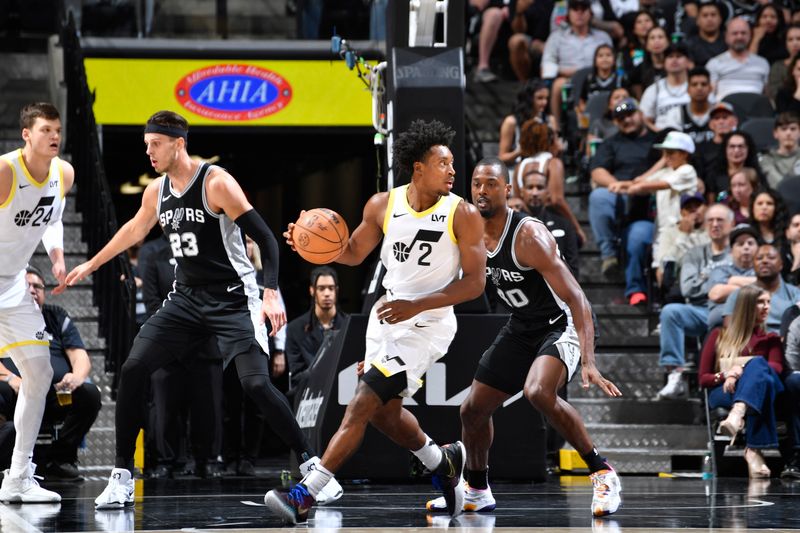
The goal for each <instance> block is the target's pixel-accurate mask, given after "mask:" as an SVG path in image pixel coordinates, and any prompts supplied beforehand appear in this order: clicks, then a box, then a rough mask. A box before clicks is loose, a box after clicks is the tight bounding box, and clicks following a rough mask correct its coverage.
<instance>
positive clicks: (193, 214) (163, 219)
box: [158, 207, 206, 231]
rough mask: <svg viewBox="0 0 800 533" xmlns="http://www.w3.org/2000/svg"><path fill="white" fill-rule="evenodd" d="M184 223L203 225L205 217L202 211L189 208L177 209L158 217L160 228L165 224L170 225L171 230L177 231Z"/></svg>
mask: <svg viewBox="0 0 800 533" xmlns="http://www.w3.org/2000/svg"><path fill="white" fill-rule="evenodd" d="M184 221H186V222H197V223H198V224H204V223H205V221H206V217H205V215H204V214H203V210H202V209H193V208H191V207H178V208H176V209H170V210H168V211H164V212H163V213H161V214H160V215H158V222H159V223H160V224H161V227H162V228H163V227H165V226H166V225H167V224H171V225H172V229H174V230H175V231H177V230H178V229H179V228H180V225H181V222H184Z"/></svg>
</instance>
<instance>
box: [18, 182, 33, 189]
mask: <svg viewBox="0 0 800 533" xmlns="http://www.w3.org/2000/svg"><path fill="white" fill-rule="evenodd" d="M30 186H31V184H30V183H28V184H27V185H23V184H21V183H20V184H19V188H20V189H25V188H27V187H30Z"/></svg>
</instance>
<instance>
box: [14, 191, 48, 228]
mask: <svg viewBox="0 0 800 533" xmlns="http://www.w3.org/2000/svg"><path fill="white" fill-rule="evenodd" d="M54 200H55V197H54V196H44V197H42V198H40V199H39V203H38V204H36V207H34V208H33V211H28V210H27V209H20V210H19V211H18V212H17V214H16V215H14V224H16V225H17V226H19V227H20V228H21V227H23V226H27V225H28V224H30V225H31V226H44V225H47V224H48V223H49V222H50V218H52V216H53V201H54Z"/></svg>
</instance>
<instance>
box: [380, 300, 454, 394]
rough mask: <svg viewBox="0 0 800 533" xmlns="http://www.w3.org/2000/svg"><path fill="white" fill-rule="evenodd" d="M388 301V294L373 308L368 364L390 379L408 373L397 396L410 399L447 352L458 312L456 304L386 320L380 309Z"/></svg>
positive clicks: (396, 392) (397, 391)
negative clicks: (392, 322) (396, 319)
mask: <svg viewBox="0 0 800 533" xmlns="http://www.w3.org/2000/svg"><path fill="white" fill-rule="evenodd" d="M384 302H386V296H383V297H381V298H380V299H378V301H377V302H375V305H374V306H373V307H372V310H371V311H370V316H369V323H368V324H367V338H366V354H365V357H364V362H365V367H366V368H367V369H369V367H370V366H372V367H374V368H375V369H376V370H378V371H379V372H380V373H381V374H382V375H383V376H384V377H386V378H391V377H392V376H395V375H397V374H400V373H401V372H405V374H406V382H405V384H404V385H405V386H403V384H400V385H398V386H396V387H394V388H396V389H397V390H396V391H394V394H393V395H394V396H397V395H399V396H405V397H407V398H410V397H411V396H413V395H414V393H416V392H417V390H419V388H420V387H421V386H422V376H423V375H424V374H425V372H427V371H428V368H430V366H431V365H432V364H433V363H434V362H436V361H437V360H438V359H441V358H442V357H443V356H444V354H446V353H447V350H448V348H449V347H450V343H451V342H453V337H455V335H456V328H457V324H456V315H455V313H454V312H453V308H452V307H447V308H443V309H432V310H430V311H425V312H424V313H420V314H418V315H417V316H415V317H412V318H411V319H410V320H406V321H404V322H398V323H396V324H388V323H386V322H383V323H382V321H380V320H378V313H377V309H378V308H379V307H380V306H381V305H383V304H384ZM373 375H374V373H373ZM393 381H395V380H393ZM368 384H369V383H368ZM370 385H371V384H370ZM381 396H382V397H383V396H384V395H383V394H381Z"/></svg>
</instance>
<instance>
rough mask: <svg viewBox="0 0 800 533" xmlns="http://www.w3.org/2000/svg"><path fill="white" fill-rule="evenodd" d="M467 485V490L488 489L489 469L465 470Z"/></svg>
mask: <svg viewBox="0 0 800 533" xmlns="http://www.w3.org/2000/svg"><path fill="white" fill-rule="evenodd" d="M466 474H467V483H468V484H469V488H471V489H475V490H486V489H488V488H489V469H488V468H487V469H486V470H467V472H466Z"/></svg>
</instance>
